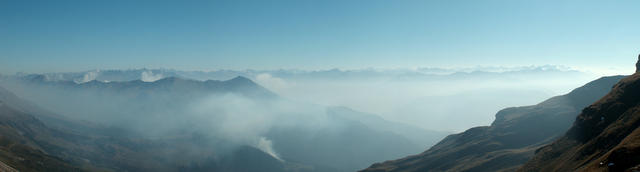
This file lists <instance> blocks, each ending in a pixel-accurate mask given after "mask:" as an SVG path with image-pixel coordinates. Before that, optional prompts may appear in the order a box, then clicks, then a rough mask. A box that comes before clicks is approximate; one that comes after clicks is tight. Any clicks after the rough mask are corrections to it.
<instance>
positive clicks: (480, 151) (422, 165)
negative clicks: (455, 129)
mask: <svg viewBox="0 0 640 172" xmlns="http://www.w3.org/2000/svg"><path fill="white" fill-rule="evenodd" d="M622 78H623V76H613V77H603V78H600V79H598V80H595V81H592V82H590V83H588V84H586V85H584V86H582V87H580V88H577V89H575V90H573V91H572V92H570V93H568V94H566V95H562V96H557V97H553V98H550V99H548V100H546V101H544V102H541V103H539V104H537V105H533V106H525V107H515V108H507V109H503V110H501V111H500V112H498V113H497V114H496V119H495V121H494V122H493V123H492V124H491V126H483V127H475V128H471V129H469V130H467V131H465V132H463V133H460V134H454V135H449V136H447V137H446V138H445V139H443V140H442V141H440V142H439V143H438V144H436V145H435V146H433V147H431V148H430V149H429V150H427V151H425V152H423V153H421V154H418V155H413V156H409V157H406V158H402V159H398V160H393V161H386V162H383V163H376V164H373V165H372V166H371V167H369V168H367V169H365V170H362V171H365V172H377V171H515V170H516V169H518V168H519V167H520V166H521V165H522V164H524V163H525V162H527V161H528V160H529V159H530V158H531V157H532V156H533V154H534V151H535V150H536V149H538V148H540V147H541V146H544V145H545V144H548V143H551V142H552V141H553V140H554V139H556V138H558V137H559V136H561V135H562V134H563V133H564V132H565V131H566V130H567V129H568V128H569V127H570V126H571V123H572V122H573V121H574V119H575V117H576V115H578V114H579V113H580V110H581V109H582V108H584V107H586V106H587V105H589V104H590V103H592V102H593V101H596V100H598V99H599V98H600V97H602V96H603V95H605V94H606V93H607V92H608V91H609V90H610V89H611V87H612V86H613V85H614V84H615V83H616V82H618V81H619V80H620V79H622Z"/></svg>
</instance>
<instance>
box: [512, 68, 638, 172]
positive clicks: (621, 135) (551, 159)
mask: <svg viewBox="0 0 640 172" xmlns="http://www.w3.org/2000/svg"><path fill="white" fill-rule="evenodd" d="M639 64H640V57H639V63H638V64H636V66H637V67H638V69H637V71H638V70H640V66H639ZM638 126H640V73H638V72H636V73H635V74H634V75H632V76H629V77H627V78H625V79H622V80H621V81H620V82H619V83H618V84H616V85H615V87H614V88H613V90H612V91H611V92H610V93H609V94H607V95H606V96H605V97H603V98H602V99H600V100H599V101H597V102H596V103H594V104H592V105H590V106H589V107H587V108H585V109H584V110H583V111H582V113H581V114H580V115H579V116H578V117H577V118H576V120H575V122H574V124H573V127H571V129H569V131H568V132H567V133H566V135H564V136H563V137H562V138H560V139H558V140H557V141H555V142H554V143H552V144H550V145H548V146H545V147H543V148H541V149H540V150H538V151H537V153H536V155H535V157H533V158H532V159H531V161H529V162H527V164H526V165H525V166H524V167H523V168H522V169H520V171H635V170H640V129H638Z"/></svg>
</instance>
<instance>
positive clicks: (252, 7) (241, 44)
mask: <svg viewBox="0 0 640 172" xmlns="http://www.w3.org/2000/svg"><path fill="white" fill-rule="evenodd" d="M639 7H640V1H637V0H629V1H615V0H601V1H588V0H575V1H562V0H549V1H543V0H536V1H527V0H496V1H494V0H490V1H483V0H468V1H459V0H447V1H444V0H438V1H427V0H416V1H412V0H398V1H395V0H393V1H392V0H359V1H347V0H336V1H332V0H289V1H284V0H282V1H280V0H278V1H267V0H255V1H242V0H230V1H156V0H149V1H130V0H126V1H114V0H109V1H93V0H90V1H86V0H80V1H58V0H56V1H50V0H46V1H21V0H20V1H18V0H16V1H10V0H2V1H0V73H5V74H11V73H14V72H20V71H22V72H56V71H80V70H89V69H96V68H101V69H104V68H109V69H114V68H116V69H122V68H141V67H147V68H174V69H189V70H214V69H247V68H252V69H278V68H298V69H326V68H336V67H337V68H366V67H380V68H389V67H417V66H433V67H458V66H476V65H485V66H486V65H489V66H497V65H502V66H521V65H543V64H555V65H566V66H574V67H584V68H593V67H596V68H606V69H608V68H613V69H630V70H633V64H634V63H635V60H636V59H635V57H636V56H637V54H638V53H640V22H639V21H640V11H639V10H638V8H639ZM630 72H632V71H630Z"/></svg>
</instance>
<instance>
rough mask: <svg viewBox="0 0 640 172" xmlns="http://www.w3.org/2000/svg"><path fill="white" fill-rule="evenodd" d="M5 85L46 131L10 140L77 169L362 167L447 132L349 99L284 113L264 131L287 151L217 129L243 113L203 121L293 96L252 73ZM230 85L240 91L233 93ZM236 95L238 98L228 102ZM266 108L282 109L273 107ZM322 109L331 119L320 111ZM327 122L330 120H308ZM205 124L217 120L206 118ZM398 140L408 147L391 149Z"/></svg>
mask: <svg viewBox="0 0 640 172" xmlns="http://www.w3.org/2000/svg"><path fill="white" fill-rule="evenodd" d="M2 85H5V86H8V87H11V90H12V91H16V92H18V94H16V95H20V96H21V97H22V96H24V97H25V99H27V100H25V99H22V98H18V96H16V95H14V94H13V93H11V92H10V91H8V90H4V91H3V92H1V93H2V94H0V98H2V100H3V102H6V103H4V104H5V105H7V107H9V108H11V109H14V110H15V111H16V112H20V114H21V115H22V116H32V117H33V120H34V121H37V123H39V124H40V125H39V126H41V127H40V128H39V129H38V130H32V131H37V133H40V134H39V135H37V136H34V137H30V136H29V137H27V136H21V137H16V138H12V139H11V141H12V142H16V143H22V142H21V141H20V140H33V141H32V142H33V144H25V146H26V147H27V148H30V149H33V150H35V151H40V152H41V153H42V154H43V156H44V155H46V156H48V157H51V158H53V159H57V160H59V161H60V163H61V164H67V166H68V167H69V168H70V169H72V170H89V171H94V170H106V171H273V172H279V171H302V172H303V171H316V172H317V171H320V172H322V171H326V172H329V171H332V172H333V171H354V170H356V169H361V168H364V167H366V166H367V165H369V164H371V163H373V162H376V161H381V160H385V159H391V158H399V157H402V156H406V155H408V154H410V153H411V152H415V151H419V150H423V149H424V148H425V146H428V145H430V144H433V143H435V141H437V140H439V139H440V138H442V137H444V136H445V135H446V133H443V132H432V131H426V130H423V129H420V128H417V127H410V126H406V125H403V124H400V123H393V122H388V121H386V120H384V119H382V118H379V117H377V116H375V115H373V114H366V113H361V112H357V111H354V110H351V109H348V108H344V107H330V108H325V107H322V106H317V105H301V106H303V107H296V109H298V110H296V111H293V112H287V113H291V114H287V115H285V116H283V117H284V118H277V120H279V122H282V123H283V124H282V125H275V126H272V127H271V128H268V130H266V131H265V133H263V137H264V138H266V139H268V140H269V141H270V142H271V143H272V144H273V145H272V148H273V150H275V151H277V154H278V155H279V157H278V158H280V159H278V158H276V157H274V156H273V155H272V152H269V153H267V152H265V151H269V150H268V149H263V148H262V147H260V145H253V144H250V143H244V142H238V141H237V140H233V137H243V136H227V135H220V134H219V133H220V132H218V131H215V130H220V129H226V128H220V127H217V126H218V125H225V123H227V122H230V123H233V122H234V121H226V122H217V121H213V123H202V122H200V121H204V122H207V120H212V119H214V120H218V119H224V118H232V116H226V117H215V115H216V113H225V112H227V111H232V110H233V109H228V108H238V107H227V106H228V105H234V103H238V102H240V103H243V104H244V103H247V104H258V105H254V106H247V108H262V107H270V106H276V107H277V106H283V105H281V104H282V102H286V100H282V98H280V97H278V96H277V95H275V94H274V93H272V92H270V91H269V90H267V89H264V88H262V87H261V86H259V85H257V84H255V83H253V82H252V81H251V80H249V79H247V78H244V77H236V78H234V79H231V80H227V81H196V80H189V79H182V78H176V77H169V78H164V79H159V80H156V81H153V82H144V81H141V80H134V81H126V82H100V81H90V82H83V83H77V82H73V81H60V80H47V79H45V78H44V76H42V75H28V76H22V77H19V78H9V79H5V80H3V81H2ZM229 94H231V95H236V96H231V99H227V98H228V97H229V96H228V95H229ZM210 98H213V99H214V100H217V99H218V98H222V99H221V100H224V101H213V103H208V104H202V106H205V109H206V106H217V107H216V108H214V109H213V111H212V112H211V113H207V114H198V113H194V112H192V111H190V109H191V106H192V104H193V102H194V101H200V100H204V101H209V99H210ZM236 99H239V100H236ZM227 100H228V101H231V104H227V102H225V101H227ZM277 102H280V103H277ZM35 104H38V105H35ZM261 104H263V105H261ZM285 104H286V103H285ZM40 105H44V106H40ZM199 105H200V104H199ZM292 105H296V106H297V105H298V104H291V105H290V104H286V105H285V107H287V108H288V107H289V106H292ZM41 107H42V108H41ZM239 107H240V108H243V107H245V106H239ZM307 108H308V109H307ZM49 109H51V110H49ZM309 109H320V111H318V112H314V111H311V110H309ZM235 110H236V111H238V109H235ZM258 110H259V111H273V109H269V108H265V109H262V110H260V109H258ZM64 112H69V113H64ZM238 112H240V113H253V110H252V109H246V110H245V109H240V111H238ZM305 113H310V114H305ZM314 113H318V114H314ZM59 114H61V115H59ZM230 115H240V116H242V115H245V114H238V113H232V114H230ZM203 116H204V117H203ZM209 116H214V117H209ZM316 118H317V119H322V121H313V119H316ZM119 119H121V120H119ZM235 120H240V121H235V122H239V124H242V122H243V120H252V119H245V118H236V119H235ZM310 120H311V121H310ZM305 121H307V122H305ZM318 122H321V123H324V124H321V125H317V126H308V125H314V123H318ZM260 123H262V122H260ZM260 123H256V124H260ZM296 123H301V124H296ZM203 124H211V125H205V126H204V127H203ZM172 125H175V126H172ZM232 127H233V126H232ZM249 127H251V126H249ZM150 129H151V130H150ZM160 129H162V130H160ZM16 132H17V133H20V132H26V131H16ZM149 133H153V134H149ZM239 134H242V133H239ZM43 145H44V146H43ZM395 147H401V148H400V149H392V148H395ZM380 150H386V151H380ZM7 156H10V157H22V156H23V155H15V156H14V155H12V154H7ZM18 159H19V158H18ZM0 160H2V159H0ZM2 162H4V163H6V164H8V166H9V167H13V168H16V169H18V170H22V171H25V170H26V171H28V170H30V169H31V167H29V166H28V165H22V166H21V165H20V164H18V163H15V161H10V159H7V160H2ZM56 166H59V167H65V165H56ZM34 170H38V169H34ZM62 171H68V170H66V169H64V170H62Z"/></svg>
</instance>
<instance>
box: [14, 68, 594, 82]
mask: <svg viewBox="0 0 640 172" xmlns="http://www.w3.org/2000/svg"><path fill="white" fill-rule="evenodd" d="M528 73H529V74H531V73H575V74H579V73H584V72H581V71H578V70H575V69H572V68H569V67H565V66H554V65H544V66H521V67H473V68H415V69H401V68H398V69H375V68H367V69H328V70H295V69H290V70H285V69H280V70H251V69H248V70H215V71H183V70H174V69H129V70H100V69H96V70H90V71H84V72H60V73H44V74H39V75H42V76H43V79H45V80H47V81H74V82H77V83H84V82H89V81H93V80H97V81H102V82H112V81H133V80H141V81H145V82H152V81H156V80H159V79H162V78H168V77H179V78H188V79H194V80H202V81H204V80H228V79H231V78H233V77H236V76H244V77H248V78H252V79H255V78H256V76H258V75H260V74H270V75H272V76H276V77H281V78H288V79H310V78H316V79H327V78H333V79H347V78H348V79H369V78H407V79H408V78H430V77H442V76H446V77H452V76H454V77H465V76H471V75H476V76H480V75H513V74H517V75H522V74H528ZM26 75H32V74H25V73H18V74H16V75H15V76H26ZM9 76H12V75H9Z"/></svg>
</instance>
